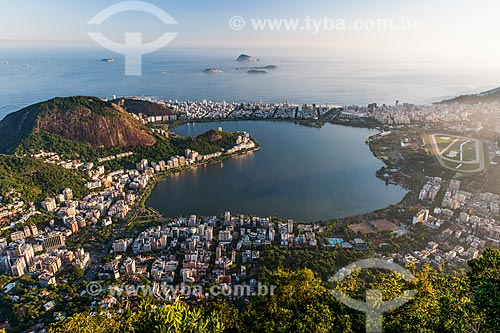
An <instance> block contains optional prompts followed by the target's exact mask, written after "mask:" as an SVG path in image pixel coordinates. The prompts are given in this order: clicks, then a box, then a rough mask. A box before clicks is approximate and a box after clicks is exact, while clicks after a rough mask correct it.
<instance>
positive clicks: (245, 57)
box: [203, 53, 278, 74]
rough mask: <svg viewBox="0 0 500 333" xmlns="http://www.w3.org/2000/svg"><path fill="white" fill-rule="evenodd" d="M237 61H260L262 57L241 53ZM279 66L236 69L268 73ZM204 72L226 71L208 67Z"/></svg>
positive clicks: (219, 72) (216, 72) (254, 72)
mask: <svg viewBox="0 0 500 333" xmlns="http://www.w3.org/2000/svg"><path fill="white" fill-rule="evenodd" d="M235 61H237V62H245V63H252V62H258V61H260V59H257V58H254V57H252V56H250V55H248V54H244V53H243V54H240V55H239V56H238V58H236V60H235ZM277 69H278V66H276V65H267V66H253V67H244V66H243V67H237V68H236V70H238V71H245V72H246V73H247V74H267V73H268V71H269V70H277ZM203 73H205V74H221V73H224V71H223V70H222V69H220V68H215V67H214V68H207V69H205V70H203Z"/></svg>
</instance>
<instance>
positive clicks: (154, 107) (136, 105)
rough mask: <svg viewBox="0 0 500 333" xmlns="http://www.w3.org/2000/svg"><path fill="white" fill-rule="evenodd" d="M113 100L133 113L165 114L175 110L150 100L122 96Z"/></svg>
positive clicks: (172, 112)
mask: <svg viewBox="0 0 500 333" xmlns="http://www.w3.org/2000/svg"><path fill="white" fill-rule="evenodd" d="M113 102H114V103H119V104H120V105H122V106H123V107H124V108H125V109H127V111H128V112H131V113H135V114H139V113H142V114H144V115H147V116H166V115H172V114H175V111H174V110H172V109H171V108H169V107H167V106H164V105H161V104H158V103H153V102H150V101H143V100H138V99H130V98H123V99H117V100H114V101H113Z"/></svg>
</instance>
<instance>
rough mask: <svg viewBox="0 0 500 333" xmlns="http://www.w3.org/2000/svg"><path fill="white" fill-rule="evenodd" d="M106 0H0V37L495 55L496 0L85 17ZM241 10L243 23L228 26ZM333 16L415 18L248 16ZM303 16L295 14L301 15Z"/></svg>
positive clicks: (235, 6) (278, 4)
mask: <svg viewBox="0 0 500 333" xmlns="http://www.w3.org/2000/svg"><path fill="white" fill-rule="evenodd" d="M118 2H119V1H110V0H99V1H98V0H85V1H84V0H79V1H69V0H16V1H12V0H0V4H1V11H0V45H11V44H14V45H38V44H46V45H50V46H52V45H54V46H60V45H72V44H82V45H95V44H94V43H93V41H92V40H91V39H90V38H89V37H88V36H87V33H88V32H91V31H97V30H98V31H99V32H102V33H103V34H105V35H106V36H108V37H109V38H111V39H114V40H116V41H120V40H123V35H124V33H125V32H142V33H143V35H144V36H145V37H144V39H146V40H154V39H156V38H157V37H158V36H160V35H161V34H162V33H163V32H165V31H170V32H178V33H179V35H178V37H177V38H176V39H175V40H174V42H172V43H171V45H169V46H168V47H213V48H222V47H226V48H267V49H271V50H282V49H290V50H301V51H303V52H310V53H328V52H335V53H339V52H345V53H346V54H353V55H355V54H362V55H364V56H371V55H373V56H374V57H380V56H381V57H384V56H394V55H396V56H400V57H402V56H404V57H419V56H420V57H424V56H428V55H431V56H440V57H444V58H449V59H461V60H464V61H487V60H495V59H498V58H499V57H500V43H499V42H498V40H497V37H498V36H499V35H500V34H499V32H500V20H499V19H498V15H499V13H500V1H498V0H474V1H473V0H419V1H408V0H342V1H339V0H323V1H319V0H308V1H297V0H252V1H238V0H196V1H189V0H182V1H181V0H175V1H172V0H165V1H158V0H152V1H149V3H152V4H154V5H156V6H158V7H160V8H162V9H163V10H164V11H166V12H168V13H169V14H170V15H171V16H172V17H173V18H174V19H175V20H176V21H177V22H178V24H177V25H165V24H163V23H161V22H160V20H158V19H157V18H155V17H153V16H151V15H149V14H145V13H140V12H124V13H120V14H117V15H115V16H113V17H111V18H109V19H108V20H106V21H105V22H104V23H103V24H102V25H101V26H99V27H98V28H96V27H94V26H89V25H88V24H87V22H88V21H89V20H90V19H91V18H92V17H93V16H94V15H96V14H97V13H98V12H99V11H100V10H102V9H104V8H106V7H107V6H109V5H112V4H116V3H118ZM233 16H241V17H243V18H244V19H245V20H246V26H245V28H244V29H242V30H241V31H233V30H231V29H230V27H229V24H228V21H229V19H230V18H231V17H233ZM325 16H326V17H328V18H330V19H334V20H340V19H343V20H346V21H347V22H352V20H354V19H364V20H366V19H381V18H383V19H393V20H394V21H395V22H399V20H400V18H401V17H405V18H408V19H411V20H417V21H418V25H417V29H416V30H414V31H413V30H412V31H325V30H324V29H323V30H320V31H319V32H318V33H312V32H311V31H301V30H299V31H269V30H266V31H254V29H252V24H251V20H252V19H266V18H270V19H297V20H303V19H304V18H306V17H310V18H311V19H314V20H320V19H323V18H324V17H325ZM301 22H302V21H301Z"/></svg>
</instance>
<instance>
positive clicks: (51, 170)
mask: <svg viewBox="0 0 500 333" xmlns="http://www.w3.org/2000/svg"><path fill="white" fill-rule="evenodd" d="M67 187H70V188H72V189H73V193H74V194H75V196H77V197H82V196H84V195H85V194H86V193H87V190H86V189H85V187H84V180H83V179H82V177H81V176H80V175H78V173H77V172H76V171H73V170H67V169H64V168H62V167H60V166H58V165H54V164H47V163H44V162H42V161H40V160H36V159H33V158H27V157H15V156H8V155H0V193H4V192H6V191H8V190H11V189H16V190H17V191H19V192H20V193H21V194H22V195H23V199H24V200H27V201H40V200H43V199H45V198H46V197H47V196H54V195H56V194H58V193H60V192H61V191H62V190H63V189H65V188H67Z"/></svg>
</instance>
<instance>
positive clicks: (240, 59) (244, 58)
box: [236, 53, 259, 62]
mask: <svg viewBox="0 0 500 333" xmlns="http://www.w3.org/2000/svg"><path fill="white" fill-rule="evenodd" d="M236 61H237V62H257V61H259V59H256V58H254V57H252V56H249V55H248V54H244V53H243V54H240V56H239V57H238V58H236Z"/></svg>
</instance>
